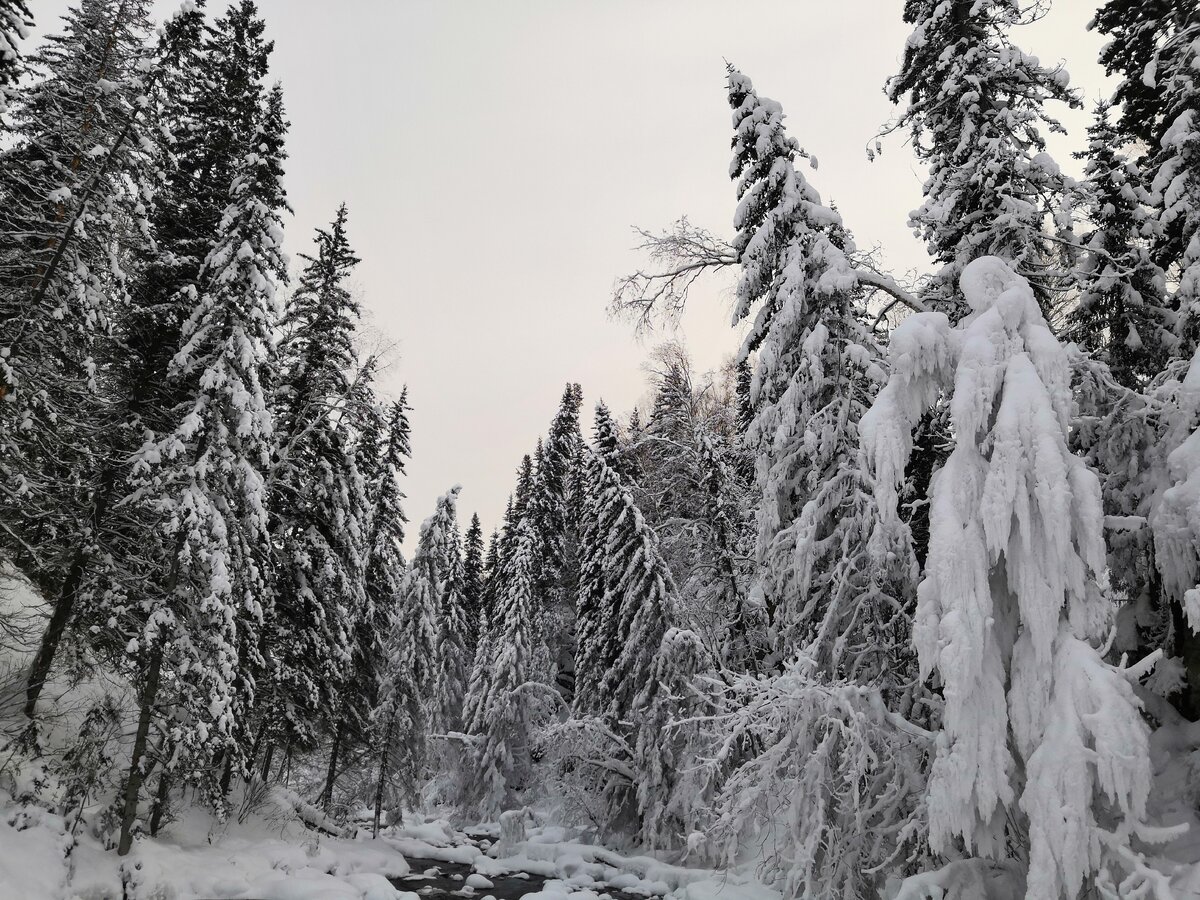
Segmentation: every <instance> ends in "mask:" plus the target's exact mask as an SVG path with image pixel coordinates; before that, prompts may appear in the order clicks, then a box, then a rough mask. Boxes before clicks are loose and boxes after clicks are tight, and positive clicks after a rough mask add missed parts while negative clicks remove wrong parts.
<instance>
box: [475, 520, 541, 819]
mask: <svg viewBox="0 0 1200 900" xmlns="http://www.w3.org/2000/svg"><path fill="white" fill-rule="evenodd" d="M510 540H511V542H512V546H511V552H510V555H509V556H508V558H507V559H506V560H505V561H504V563H503V565H502V567H501V573H502V574H501V578H502V584H501V591H500V592H499V594H498V596H497V606H496V609H495V611H494V615H493V617H492V618H493V624H492V629H493V634H492V635H491V636H490V640H489V641H488V643H489V644H490V645H491V659H492V663H491V672H490V675H489V678H488V682H487V688H486V693H485V694H484V695H483V697H482V698H481V700H480V701H479V703H478V711H477V716H476V720H475V722H473V723H472V731H473V732H474V733H475V734H476V735H477V738H476V741H477V743H476V755H475V771H476V773H477V774H476V778H477V783H476V784H475V785H473V787H472V794H473V799H474V802H475V804H476V806H477V808H478V811H479V812H480V813H481V814H482V815H484V816H489V817H495V816H498V815H499V814H500V813H501V812H502V811H504V810H506V809H509V808H511V807H512V806H513V804H514V803H515V802H516V799H517V798H518V797H519V796H520V795H521V793H522V791H524V790H525V789H526V788H528V787H529V786H530V784H529V780H530V775H531V765H532V760H531V758H530V751H531V742H532V736H531V734H530V724H531V718H532V716H531V705H532V704H533V702H534V701H535V700H536V698H535V697H533V696H532V695H531V690H530V683H531V679H532V676H533V668H534V667H533V656H534V650H535V648H534V641H535V635H534V633H533V632H534V628H535V621H534V595H533V590H534V583H533V581H534V575H535V571H534V567H535V565H536V552H537V550H536V542H535V538H534V534H533V529H532V528H531V527H530V526H529V522H528V520H527V519H521V520H519V521H518V522H517V523H516V525H515V527H514V528H513V533H512V535H511V538H510Z"/></svg>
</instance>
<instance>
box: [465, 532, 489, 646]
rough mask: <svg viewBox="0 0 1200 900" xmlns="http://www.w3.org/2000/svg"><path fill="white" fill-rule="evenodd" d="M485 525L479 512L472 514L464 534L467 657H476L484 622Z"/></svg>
mask: <svg viewBox="0 0 1200 900" xmlns="http://www.w3.org/2000/svg"><path fill="white" fill-rule="evenodd" d="M483 553H484V548H483V525H481V524H480V522H479V515H478V513H473V514H472V515H471V524H470V525H469V526H467V533H466V534H465V535H464V536H463V580H462V605H463V618H464V620H465V622H466V629H467V659H468V660H472V659H474V658H475V647H476V645H477V644H478V643H479V634H480V628H481V627H482V623H483V590H484V557H483Z"/></svg>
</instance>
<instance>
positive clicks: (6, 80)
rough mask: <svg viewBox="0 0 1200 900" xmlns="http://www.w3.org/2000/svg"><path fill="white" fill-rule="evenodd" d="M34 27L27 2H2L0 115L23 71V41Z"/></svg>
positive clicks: (23, 0)
mask: <svg viewBox="0 0 1200 900" xmlns="http://www.w3.org/2000/svg"><path fill="white" fill-rule="evenodd" d="M32 27H33V16H32V15H31V14H30V12H29V7H28V6H27V5H26V4H25V0H0V113H2V112H4V109H5V107H6V106H7V99H8V91H9V90H11V86H12V85H13V84H15V83H16V81H17V77H18V75H19V74H20V71H21V41H22V40H23V39H25V38H27V37H29V32H30V29H31V28H32Z"/></svg>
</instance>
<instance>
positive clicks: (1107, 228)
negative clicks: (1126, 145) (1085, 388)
mask: <svg viewBox="0 0 1200 900" xmlns="http://www.w3.org/2000/svg"><path fill="white" fill-rule="evenodd" d="M1110 110H1111V107H1110V106H1109V105H1108V104H1101V105H1100V106H1099V107H1098V108H1097V110H1096V121H1095V123H1094V124H1093V125H1092V127H1091V128H1090V129H1088V138H1089V141H1088V150H1087V152H1086V158H1087V165H1086V168H1085V170H1084V174H1085V176H1086V178H1087V184H1088V186H1089V188H1090V191H1089V196H1088V209H1087V216H1088V219H1089V221H1090V222H1091V226H1092V230H1091V232H1090V233H1089V234H1086V235H1084V238H1083V240H1084V243H1085V250H1084V252H1083V254H1082V256H1081V258H1080V261H1079V264H1078V266H1077V268H1076V271H1075V278H1076V280H1077V281H1078V283H1079V300H1078V303H1077V304H1076V306H1075V307H1073V308H1072V309H1071V311H1070V313H1069V314H1068V319H1067V322H1068V332H1069V334H1070V335H1071V336H1072V338H1074V339H1075V340H1076V341H1078V342H1079V343H1080V344H1081V345H1083V346H1084V347H1086V348H1087V349H1088V350H1090V351H1091V352H1092V353H1093V354H1095V355H1096V356H1097V358H1099V359H1101V360H1102V361H1103V362H1105V363H1107V364H1108V368H1109V369H1110V371H1111V372H1112V374H1113V377H1114V378H1116V380H1117V381H1118V382H1119V383H1120V384H1121V385H1123V386H1125V387H1127V388H1130V389H1137V388H1138V387H1139V386H1142V385H1145V384H1146V383H1147V382H1148V381H1149V380H1150V378H1152V377H1153V376H1154V375H1155V374H1157V372H1158V370H1159V367H1160V366H1161V364H1162V358H1163V353H1164V344H1166V345H1167V346H1169V345H1170V344H1171V340H1170V334H1169V329H1168V322H1167V318H1166V301H1165V292H1166V277H1165V275H1164V273H1163V271H1162V270H1161V269H1160V268H1159V267H1158V266H1157V265H1155V264H1154V262H1153V260H1151V258H1150V243H1149V240H1148V238H1149V235H1148V234H1147V229H1148V226H1150V224H1151V222H1152V219H1151V214H1150V210H1149V204H1150V202H1151V198H1150V196H1149V195H1148V193H1147V191H1146V188H1145V184H1144V178H1143V176H1142V174H1141V170H1140V168H1139V167H1138V166H1137V164H1136V163H1134V162H1133V161H1131V160H1129V159H1128V158H1126V157H1125V156H1124V155H1123V154H1122V152H1121V150H1120V143H1121V141H1120V134H1119V132H1118V131H1117V130H1116V128H1115V127H1114V126H1113V125H1112V123H1111V122H1110V121H1109V115H1110ZM1151 233H1152V232H1151Z"/></svg>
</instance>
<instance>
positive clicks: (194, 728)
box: [120, 119, 286, 853]
mask: <svg viewBox="0 0 1200 900" xmlns="http://www.w3.org/2000/svg"><path fill="white" fill-rule="evenodd" d="M280 124H281V123H279V122H278V121H272V120H269V119H268V121H266V122H265V123H264V127H263V129H262V130H260V131H259V133H258V135H257V136H256V139H255V142H254V146H253V149H248V150H247V152H246V154H245V156H244V157H243V159H242V163H241V165H240V167H239V168H238V170H237V174H236V175H235V177H234V181H233V188H232V191H231V193H232V196H233V202H232V203H231V204H230V206H229V208H228V209H227V210H226V212H225V215H224V217H223V219H222V221H221V225H220V228H219V230H218V235H217V239H216V241H215V243H214V245H213V248H212V250H211V251H210V252H209V254H208V256H207V258H206V259H205V262H204V265H203V267H202V268H201V272H200V281H199V283H198V285H196V286H195V287H191V288H186V289H185V293H186V295H187V296H188V297H190V298H191V300H192V303H193V306H194V309H193V312H192V314H191V315H190V316H189V318H188V320H187V321H186V322H185V324H184V328H183V336H184V343H183V345H182V346H181V347H180V348H179V350H178V352H177V353H176V355H175V357H174V359H173V362H172V369H171V375H172V377H173V378H175V379H178V380H179V381H180V382H181V383H182V384H183V385H186V388H187V392H188V393H190V398H189V399H188V400H187V401H185V402H184V403H183V404H181V405H180V407H179V408H178V409H177V410H176V416H177V424H176V426H175V428H174V429H173V430H171V431H169V432H167V433H165V434H161V435H153V436H152V437H151V438H150V439H149V440H147V442H146V443H145V445H144V446H143V447H142V448H141V449H140V450H139V451H138V453H137V455H136V457H135V458H134V463H133V477H134V479H135V482H136V484H137V487H136V490H135V491H134V492H133V494H131V495H130V498H129V501H128V502H131V503H136V504H146V505H148V506H150V507H151V508H152V509H154V510H155V511H156V512H157V514H158V515H159V516H160V517H161V521H162V532H161V540H162V542H163V546H164V548H165V549H166V551H167V559H168V560H169V562H168V565H169V574H168V575H167V577H166V581H165V586H164V590H163V591H162V592H161V593H155V594H151V595H148V596H147V597H146V598H145V599H144V600H143V601H142V602H141V603H140V604H139V606H138V608H137V609H136V613H135V614H136V616H137V620H138V621H137V628H136V631H135V632H134V634H133V635H132V637H131V639H130V642H129V645H128V647H127V648H126V652H127V656H128V664H129V665H131V666H134V667H135V668H136V670H137V671H138V672H140V673H141V677H140V678H139V679H138V683H139V688H140V694H141V698H140V702H141V712H140V717H139V721H138V728H137V735H136V743H135V745H134V749H133V756H132V759H131V764H130V775H129V778H128V779H127V788H126V793H125V799H124V811H123V820H122V833H121V848H120V849H121V852H122V853H126V852H128V851H129V848H130V844H131V837H132V827H133V824H134V822H135V820H136V817H137V802H138V793H139V790H140V787H141V773H142V764H143V760H142V757H143V755H144V753H145V749H146V746H145V745H146V740H147V737H148V734H149V729H150V726H151V723H152V719H153V717H154V715H155V714H156V712H157V711H158V710H159V709H160V708H161V707H162V706H164V705H165V706H167V708H169V709H172V710H174V712H173V714H172V716H173V718H174V719H175V724H174V725H173V727H172V732H173V735H172V740H173V742H174V744H175V746H176V747H177V748H178V749H179V750H181V751H183V752H184V753H185V757H186V756H190V757H192V758H195V759H199V760H205V759H212V758H213V756H214V755H215V754H221V755H223V756H224V757H225V759H226V764H227V765H228V764H229V763H230V762H231V761H236V762H237V763H238V764H239V765H241V764H243V762H242V761H241V759H240V754H241V748H239V747H238V745H237V743H236V736H237V735H236V732H237V731H238V729H239V728H241V727H244V725H245V724H246V722H245V719H246V716H247V713H248V707H249V705H250V703H251V701H252V698H253V695H254V691H255V688H256V680H257V679H256V675H258V674H261V672H262V669H263V660H262V658H261V655H260V644H259V640H258V636H259V634H260V632H261V628H262V625H263V622H264V618H265V615H266V614H267V613H268V612H269V598H270V593H269V587H268V574H267V565H266V564H267V549H268V540H267V527H268V521H267V516H268V509H267V490H266V479H265V475H266V471H267V467H268V465H269V464H270V452H271V442H272V435H273V429H272V420H271V412H270V408H269V405H268V397H267V388H266V385H267V384H269V383H270V381H271V379H272V377H273V373H272V368H273V366H274V359H273V355H272V350H273V348H272V343H273V342H272V329H273V327H274V325H275V323H276V321H277V319H278V314H279V310H278V305H277V299H276V297H275V288H276V284H277V280H278V278H279V277H280V276H281V274H282V273H283V272H284V270H285V267H286V260H285V258H284V256H283V251H282V243H283V228H282V224H281V222H280V218H279V215H280V208H281V207H282V205H283V200H282V188H281V186H280V175H281V168H280V163H281V153H282V148H281V144H282V140H283V134H282V132H281V131H280V130H278V129H279V127H280ZM164 683H165V687H166V689H167V691H166V697H160V696H159V690H160V686H164ZM164 700H166V701H167V703H166V704H164Z"/></svg>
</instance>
